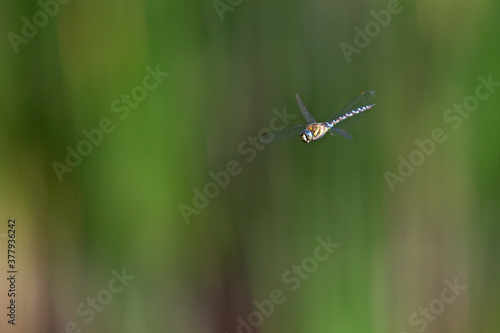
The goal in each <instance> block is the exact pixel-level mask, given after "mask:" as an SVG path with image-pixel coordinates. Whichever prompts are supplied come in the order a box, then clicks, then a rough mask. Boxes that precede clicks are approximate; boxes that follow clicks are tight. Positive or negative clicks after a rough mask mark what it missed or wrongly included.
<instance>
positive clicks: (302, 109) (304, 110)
mask: <svg viewBox="0 0 500 333" xmlns="http://www.w3.org/2000/svg"><path fill="white" fill-rule="evenodd" d="M295 98H296V99H297V104H298V105H299V109H300V112H302V115H303V116H304V118H306V121H307V122H308V123H309V124H312V123H317V121H316V119H314V117H313V116H312V115H311V114H310V113H309V111H307V108H306V106H305V105H304V103H302V100H301V99H300V96H299V94H295Z"/></svg>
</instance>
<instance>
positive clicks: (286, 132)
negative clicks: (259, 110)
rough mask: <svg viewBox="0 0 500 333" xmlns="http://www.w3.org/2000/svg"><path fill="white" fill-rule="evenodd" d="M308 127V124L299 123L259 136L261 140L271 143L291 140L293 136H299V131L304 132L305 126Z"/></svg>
mask: <svg viewBox="0 0 500 333" xmlns="http://www.w3.org/2000/svg"><path fill="white" fill-rule="evenodd" d="M306 127H307V124H306V125H297V126H293V127H289V128H285V129H282V130H277V131H273V132H267V133H264V134H262V135H261V136H260V137H259V141H260V142H262V143H266V144H267V143H271V142H282V141H286V140H289V139H291V138H293V137H296V138H297V139H298V138H299V133H300V132H302V130H303V129H304V128H306Z"/></svg>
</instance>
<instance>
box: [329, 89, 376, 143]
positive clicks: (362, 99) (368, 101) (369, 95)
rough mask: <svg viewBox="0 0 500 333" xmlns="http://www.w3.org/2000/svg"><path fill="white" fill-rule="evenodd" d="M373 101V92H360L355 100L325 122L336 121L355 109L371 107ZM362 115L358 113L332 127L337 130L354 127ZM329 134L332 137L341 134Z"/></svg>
mask: <svg viewBox="0 0 500 333" xmlns="http://www.w3.org/2000/svg"><path fill="white" fill-rule="evenodd" d="M374 99H375V91H373V90H367V91H365V92H362V93H361V94H360V95H359V96H358V97H356V98H355V99H353V100H352V101H351V102H350V103H349V104H347V105H346V106H344V107H343V108H342V109H341V110H340V111H339V112H337V113H336V114H334V115H333V116H332V117H331V118H330V119H328V120H327V121H332V120H335V119H337V118H339V117H341V116H343V115H345V114H346V113H349V112H350V111H353V110H356V109H358V108H361V107H363V106H370V105H373V100H374ZM365 112H366V111H365ZM363 113H364V112H359V113H358V114H355V115H353V116H352V117H348V118H346V119H345V120H342V121H340V122H339V123H337V124H335V125H334V127H335V128H338V129H344V130H345V129H347V128H349V127H351V126H352V125H354V124H355V123H356V122H357V121H358V120H359V118H360V116H361V115H362V114H363ZM344 132H345V131H344ZM331 133H332V135H335V134H341V133H339V132H337V131H335V133H334V132H333V131H332V132H331ZM351 139H352V137H351Z"/></svg>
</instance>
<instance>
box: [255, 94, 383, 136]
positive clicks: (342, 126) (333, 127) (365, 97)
mask: <svg viewBox="0 0 500 333" xmlns="http://www.w3.org/2000/svg"><path fill="white" fill-rule="evenodd" d="M295 98H296V99H297V104H298V105H299V109H300V112H301V113H302V115H303V116H304V118H305V119H306V121H307V124H303V125H297V126H293V127H289V128H285V129H281V130H277V131H273V132H266V133H264V134H262V135H261V136H260V138H259V140H260V141H261V142H262V143H266V144H267V143H271V142H281V141H286V140H289V139H291V138H294V137H296V136H297V134H298V136H299V137H300V139H301V140H302V141H303V142H305V143H309V142H311V141H315V140H318V139H321V138H322V137H323V136H324V135H325V134H326V133H328V132H330V134H331V135H337V134H340V135H342V136H343V137H344V138H346V139H348V140H352V135H351V134H349V133H348V132H347V131H346V129H347V128H348V127H350V126H352V125H353V124H354V122H356V120H357V119H358V118H359V116H360V115H362V114H363V112H365V111H366V110H369V109H371V108H372V107H373V106H374V105H375V104H372V102H373V99H374V98H375V91H373V90H367V91H364V92H362V93H361V94H360V95H359V96H358V97H356V98H355V99H353V100H352V101H351V102H350V103H349V104H347V105H346V106H344V107H343V108H342V109H341V110H340V111H338V112H337V113H335V114H334V115H333V116H332V117H330V119H328V120H327V121H325V122H323V123H318V122H317V121H316V119H314V117H313V116H312V115H311V113H309V111H307V108H306V106H305V105H304V103H302V100H301V99H300V96H299V94H295Z"/></svg>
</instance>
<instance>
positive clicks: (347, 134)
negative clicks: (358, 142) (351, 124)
mask: <svg viewBox="0 0 500 333" xmlns="http://www.w3.org/2000/svg"><path fill="white" fill-rule="evenodd" d="M330 133H332V135H336V134H340V135H342V136H343V137H344V138H346V139H347V140H352V135H351V134H349V133H347V132H346V131H345V130H341V129H338V128H335V127H332V129H331V130H330Z"/></svg>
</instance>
